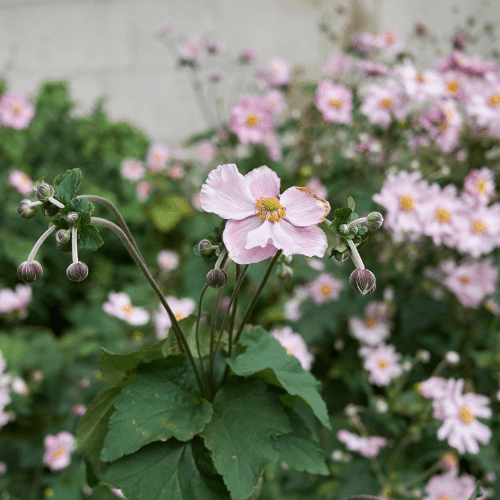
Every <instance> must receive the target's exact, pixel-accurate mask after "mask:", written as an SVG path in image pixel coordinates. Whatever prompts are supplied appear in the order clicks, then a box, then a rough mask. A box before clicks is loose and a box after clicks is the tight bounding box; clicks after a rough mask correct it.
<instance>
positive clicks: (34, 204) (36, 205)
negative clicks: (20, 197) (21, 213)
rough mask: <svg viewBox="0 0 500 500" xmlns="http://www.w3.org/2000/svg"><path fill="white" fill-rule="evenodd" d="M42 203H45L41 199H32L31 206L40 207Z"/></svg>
mask: <svg viewBox="0 0 500 500" xmlns="http://www.w3.org/2000/svg"><path fill="white" fill-rule="evenodd" d="M40 205H43V203H42V202H41V201H32V202H30V208H33V207H39V206H40Z"/></svg>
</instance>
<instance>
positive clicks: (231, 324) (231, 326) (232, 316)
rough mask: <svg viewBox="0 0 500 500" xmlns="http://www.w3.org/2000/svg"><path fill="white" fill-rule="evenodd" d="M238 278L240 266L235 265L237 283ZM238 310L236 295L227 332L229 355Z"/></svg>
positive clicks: (231, 348)
mask: <svg viewBox="0 0 500 500" xmlns="http://www.w3.org/2000/svg"><path fill="white" fill-rule="evenodd" d="M239 277H240V265H239V264H236V281H238V278H239ZM237 308H238V295H237V294H236V295H235V297H234V304H233V308H232V312H231V321H230V322H229V330H228V332H227V333H228V337H229V338H228V345H229V347H228V349H229V354H231V351H232V350H233V330H234V321H235V318H236V309H237ZM227 310H228V312H229V307H228V309H227Z"/></svg>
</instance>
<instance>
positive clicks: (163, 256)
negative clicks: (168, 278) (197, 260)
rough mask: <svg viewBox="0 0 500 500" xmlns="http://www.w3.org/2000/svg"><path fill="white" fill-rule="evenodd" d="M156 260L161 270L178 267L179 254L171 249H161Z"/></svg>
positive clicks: (170, 269)
mask: <svg viewBox="0 0 500 500" xmlns="http://www.w3.org/2000/svg"><path fill="white" fill-rule="evenodd" d="M156 260H157V261H158V265H159V266H160V269H161V270H162V271H172V270H173V269H177V268H178V267H179V256H178V255H177V252H174V251H173V250H161V251H160V252H159V253H158V256H157V257H156Z"/></svg>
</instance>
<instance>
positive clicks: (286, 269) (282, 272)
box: [276, 264, 293, 280]
mask: <svg viewBox="0 0 500 500" xmlns="http://www.w3.org/2000/svg"><path fill="white" fill-rule="evenodd" d="M276 276H277V277H278V278H279V279H282V280H289V279H290V278H291V277H292V276H293V270H292V268H291V267H290V266H287V265H286V264H280V265H279V267H278V268H277V270H276Z"/></svg>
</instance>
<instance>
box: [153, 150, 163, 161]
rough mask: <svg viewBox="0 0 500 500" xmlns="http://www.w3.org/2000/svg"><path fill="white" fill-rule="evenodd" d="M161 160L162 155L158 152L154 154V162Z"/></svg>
mask: <svg viewBox="0 0 500 500" xmlns="http://www.w3.org/2000/svg"><path fill="white" fill-rule="evenodd" d="M162 158H163V155H162V154H161V153H160V152H159V151H158V152H156V153H155V160H157V161H160V160H161V159H162Z"/></svg>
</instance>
